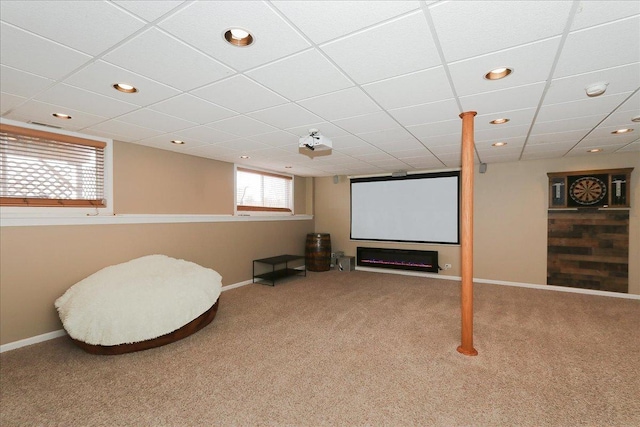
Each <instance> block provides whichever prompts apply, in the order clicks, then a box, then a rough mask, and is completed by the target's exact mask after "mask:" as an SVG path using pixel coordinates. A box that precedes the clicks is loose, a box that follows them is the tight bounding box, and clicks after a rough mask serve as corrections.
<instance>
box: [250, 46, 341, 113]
mask: <svg viewBox="0 0 640 427" xmlns="http://www.w3.org/2000/svg"><path fill="white" fill-rule="evenodd" d="M246 75H247V76H249V77H251V78H253V79H255V80H256V81H258V82H259V83H262V84H263V85H265V86H266V87H268V88H270V89H272V90H274V91H275V92H278V93H279V94H280V95H282V96H284V97H286V98H288V99H290V100H292V101H297V100H299V99H303V98H309V97H312V96H317V95H321V94H324V93H327V92H333V91H336V90H340V89H344V88H347V87H350V86H353V83H352V82H351V80H349V79H348V78H347V77H346V76H345V75H344V74H342V73H341V72H340V70H338V69H337V68H336V67H335V66H334V65H333V64H332V63H331V62H329V61H328V60H327V59H326V58H325V57H324V56H322V54H321V53H320V52H318V51H317V50H316V49H309V50H306V51H304V52H301V53H298V54H296V55H293V56H289V57H287V58H284V59H281V60H279V61H277V62H272V63H270V64H268V65H265V66H262V67H260V68H256V69H254V70H251V71H248V72H247V73H246Z"/></svg>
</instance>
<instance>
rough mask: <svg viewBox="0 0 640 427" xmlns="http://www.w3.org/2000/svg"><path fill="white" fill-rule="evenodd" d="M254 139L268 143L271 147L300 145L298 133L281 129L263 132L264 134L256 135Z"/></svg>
mask: <svg viewBox="0 0 640 427" xmlns="http://www.w3.org/2000/svg"><path fill="white" fill-rule="evenodd" d="M248 139H251V140H253V141H257V142H261V143H263V144H267V145H269V146H271V147H282V146H285V145H290V146H296V147H297V146H298V140H299V139H300V138H299V137H298V135H294V134H292V133H290V132H287V131H283V130H279V131H276V132H269V133H263V134H262V135H256V136H253V137H251V138H248Z"/></svg>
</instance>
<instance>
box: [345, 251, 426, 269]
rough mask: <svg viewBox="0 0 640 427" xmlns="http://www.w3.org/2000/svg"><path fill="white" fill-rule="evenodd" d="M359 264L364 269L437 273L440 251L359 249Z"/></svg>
mask: <svg viewBox="0 0 640 427" xmlns="http://www.w3.org/2000/svg"><path fill="white" fill-rule="evenodd" d="M357 263H358V265H359V266H362V267H375V268H394V269H398V270H413V271H423V272H427V273H437V272H438V251H418V250H410V249H384V248H364V247H358V248H357Z"/></svg>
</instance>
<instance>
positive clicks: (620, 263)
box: [547, 210, 629, 293]
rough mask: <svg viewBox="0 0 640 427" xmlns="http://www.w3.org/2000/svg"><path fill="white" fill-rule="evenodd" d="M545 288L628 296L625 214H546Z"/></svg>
mask: <svg viewBox="0 0 640 427" xmlns="http://www.w3.org/2000/svg"><path fill="white" fill-rule="evenodd" d="M548 218H549V219H548V221H549V225H548V244H547V284H548V285H556V286H571V287H576V288H583V289H596V290H601V291H612V292H624V293H626V292H628V286H629V279H628V277H629V211H627V210H619V211H618V210H611V211H606V210H588V211H583V210H578V211H554V210H550V211H549V216H548Z"/></svg>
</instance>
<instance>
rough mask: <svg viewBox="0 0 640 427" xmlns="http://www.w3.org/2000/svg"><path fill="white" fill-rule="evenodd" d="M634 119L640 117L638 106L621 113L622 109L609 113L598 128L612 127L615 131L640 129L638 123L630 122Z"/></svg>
mask: <svg viewBox="0 0 640 427" xmlns="http://www.w3.org/2000/svg"><path fill="white" fill-rule="evenodd" d="M634 117H635V118H638V117H640V104H639V105H638V106H637V107H636V109H634V110H627V111H622V108H619V109H618V110H616V111H615V112H614V113H611V115H610V116H608V117H607V118H606V119H605V120H604V121H603V122H602V123H601V124H600V126H612V127H615V128H617V129H622V128H640V123H639V122H634V121H633V120H632V119H633V118H634ZM639 120H640V119H639Z"/></svg>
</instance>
